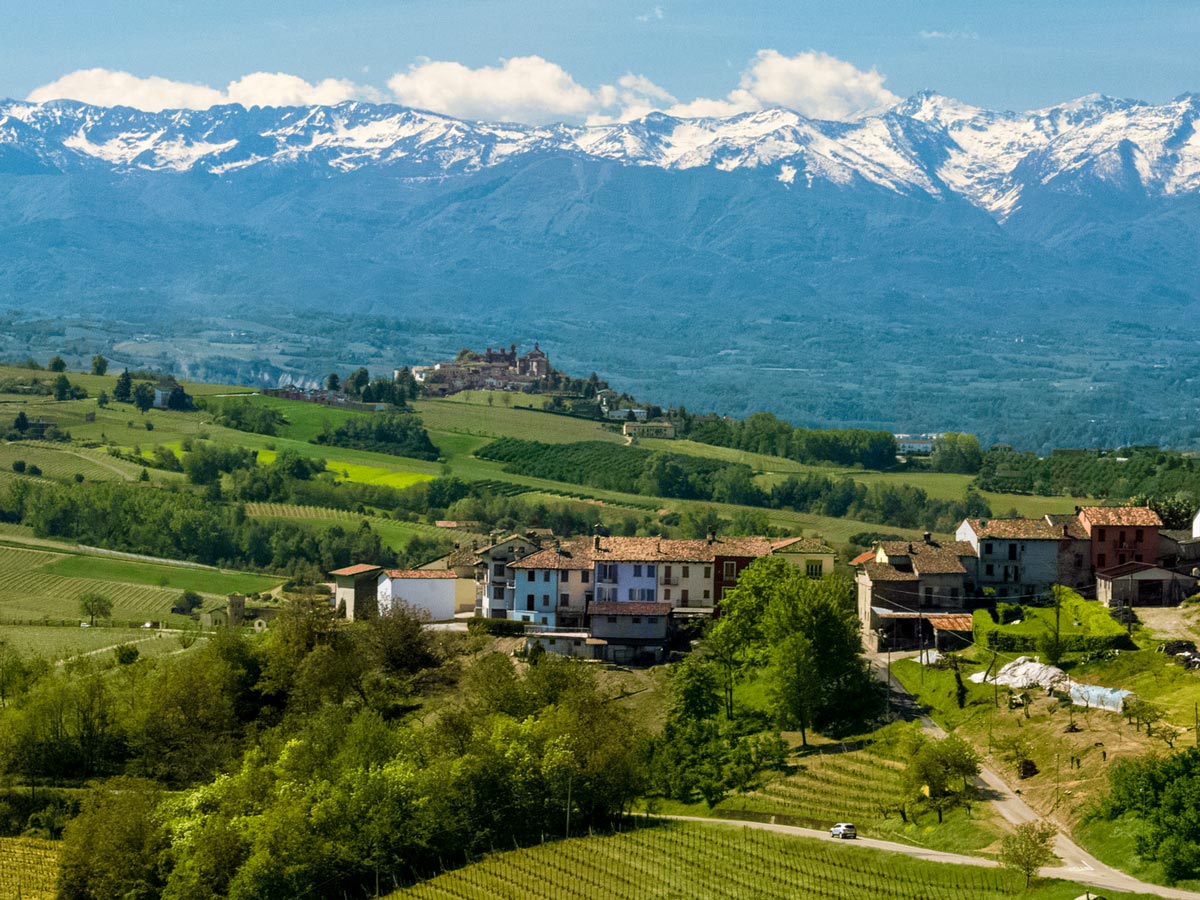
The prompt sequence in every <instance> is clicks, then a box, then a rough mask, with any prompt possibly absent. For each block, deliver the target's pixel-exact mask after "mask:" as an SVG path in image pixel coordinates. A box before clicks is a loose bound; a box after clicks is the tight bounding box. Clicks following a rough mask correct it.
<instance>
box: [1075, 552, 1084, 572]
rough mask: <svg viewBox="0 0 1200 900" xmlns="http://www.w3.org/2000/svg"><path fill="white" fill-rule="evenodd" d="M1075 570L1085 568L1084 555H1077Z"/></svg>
mask: <svg viewBox="0 0 1200 900" xmlns="http://www.w3.org/2000/svg"><path fill="white" fill-rule="evenodd" d="M1075 568H1077V569H1082V568H1083V554H1082V553H1076V554H1075Z"/></svg>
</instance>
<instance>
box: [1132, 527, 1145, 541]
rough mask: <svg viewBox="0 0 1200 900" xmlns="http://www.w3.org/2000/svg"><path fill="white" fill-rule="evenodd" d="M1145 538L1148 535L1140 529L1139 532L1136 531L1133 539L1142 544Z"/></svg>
mask: <svg viewBox="0 0 1200 900" xmlns="http://www.w3.org/2000/svg"><path fill="white" fill-rule="evenodd" d="M1145 537H1146V534H1145V532H1144V531H1143V530H1142V529H1140V528H1139V529H1138V530H1137V531H1135V532H1134V533H1133V539H1134V540H1135V541H1137V542H1138V543H1139V544H1140V543H1141V542H1142V540H1143V539H1144V538H1145Z"/></svg>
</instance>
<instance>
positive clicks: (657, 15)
mask: <svg viewBox="0 0 1200 900" xmlns="http://www.w3.org/2000/svg"><path fill="white" fill-rule="evenodd" d="M663 18H665V14H664V13H663V8H662V7H661V6H656V7H654V8H653V9H652V10H650V11H649V12H645V13H642V14H641V15H640V16H638V17H637V20H638V21H639V22H658V21H661V20H662V19H663Z"/></svg>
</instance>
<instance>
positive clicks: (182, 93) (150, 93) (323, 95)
mask: <svg viewBox="0 0 1200 900" xmlns="http://www.w3.org/2000/svg"><path fill="white" fill-rule="evenodd" d="M27 99H29V100H30V101H31V102H33V103H41V102H43V101H46V100H78V101H80V102H83V103H93V104H96V105H97V106H132V107H134V108H135V109H142V110H146V111H147V112H158V111H159V110H163V109H208V108H209V107H210V106H218V105H221V104H224V103H240V104H241V105H242V106H245V107H251V106H307V105H310V104H332V103H341V102H342V101H344V100H354V99H364V100H378V99H382V94H380V92H379V91H377V90H375V89H374V88H369V87H364V86H361V85H357V84H354V83H353V82H351V81H344V80H337V79H333V78H326V79H325V80H324V81H321V82H319V83H317V84H310V83H309V82H307V81H305V80H304V79H303V78H300V77H298V76H296V75H286V74H284V73H282V72H254V73H251V74H250V75H245V76H243V77H241V78H239V79H237V80H236V81H232V82H230V83H229V85H228V86H226V88H225V90H223V91H222V90H217V89H215V88H211V87H208V86H207V85H203V84H191V83H188V82H183V81H171V80H170V79H167V78H159V77H158V76H151V77H149V78H141V77H139V76H137V75H132V74H130V73H129V72H116V71H112V70H110V69H80V70H78V71H75V72H70V73H68V74H66V75H64V76H62V77H61V78H59V79H57V80H56V81H52V82H50V83H49V84H46V85H43V86H42V87H39V88H35V89H34V90H33V91H31V92H30V94H29V97H28V98H27Z"/></svg>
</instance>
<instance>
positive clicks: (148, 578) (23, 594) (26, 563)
mask: <svg viewBox="0 0 1200 900" xmlns="http://www.w3.org/2000/svg"><path fill="white" fill-rule="evenodd" d="M281 580H282V579H279V578H270V577H264V576H260V575H249V574H240V573H233V572H229V573H226V572H220V571H216V570H211V569H201V568H195V567H191V566H170V565H163V564H158V563H144V562H140V561H126V560H121V559H115V558H112V557H107V556H103V555H96V556H93V555H80V554H77V553H72V552H67V550H66V548H64V549H63V551H61V552H53V551H51V550H49V549H34V548H28V547H19V546H13V545H7V546H5V545H0V622H9V623H12V622H35V623H36V622H41V621H45V620H50V621H58V622H61V621H68V622H78V621H79V620H80V611H79V598H80V597H81V596H82V595H83V594H84V593H86V592H88V591H96V592H98V593H101V594H103V595H104V596H105V597H108V598H109V599H110V600H111V601H112V603H113V611H112V619H113V620H114V621H119V622H136V623H141V622H144V621H148V620H153V621H160V622H169V623H187V622H188V621H189V620H188V619H187V617H182V616H175V615H173V614H172V613H171V611H170V610H171V607H172V606H173V605H174V604H175V602H176V601H177V600H178V599H179V595H180V593H181V591H183V590H185V589H186V590H194V591H197V592H198V593H201V594H208V595H210V596H221V595H224V594H226V593H230V592H232V591H235V590H236V591H239V592H254V591H264V590H270V589H271V588H272V587H274V586H276V585H278V584H279V583H280V582H281Z"/></svg>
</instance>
